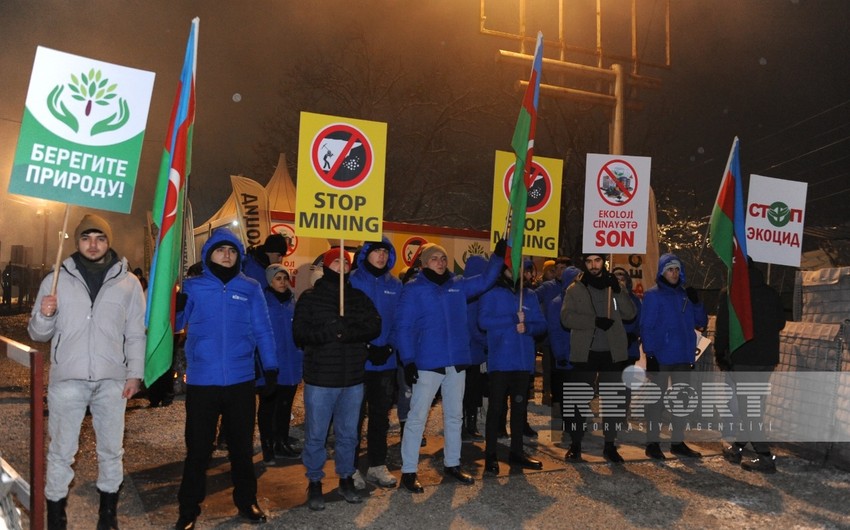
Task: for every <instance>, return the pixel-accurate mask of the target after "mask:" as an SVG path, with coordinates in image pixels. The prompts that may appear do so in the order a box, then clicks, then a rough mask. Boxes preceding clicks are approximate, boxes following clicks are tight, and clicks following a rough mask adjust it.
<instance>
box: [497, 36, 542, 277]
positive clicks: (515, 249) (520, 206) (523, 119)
mask: <svg viewBox="0 0 850 530" xmlns="http://www.w3.org/2000/svg"><path fill="white" fill-rule="evenodd" d="M542 68H543V33H542V32H540V31H538V32H537V45H536V47H535V48H534V63H533V64H532V67H531V78H530V79H529V80H528V87H527V88H526V89H525V96H523V98H522V107H520V109H519V117H518V118H517V120H516V128H515V129H514V137H513V139H512V140H511V147H513V149H514V153H516V163H515V164H514V176H513V178H511V196H510V203H511V222H510V231H509V235H508V238H507V239H508V250H507V253H506V254H505V265H507V266H508V267H510V268H511V270H512V271H513V275H514V281H517V278H519V277H520V275H521V274H522V268H521V264H522V245H523V238H524V236H525V211H526V207H527V204H528V189H529V188H531V185H532V184H533V183H534V175H532V174H531V171H530V169H531V159H532V156H533V155H534V131H535V129H536V128H537V102H538V100H539V99H540V71H541V70H542Z"/></svg>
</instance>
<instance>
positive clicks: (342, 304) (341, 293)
mask: <svg viewBox="0 0 850 530" xmlns="http://www.w3.org/2000/svg"><path fill="white" fill-rule="evenodd" d="M343 252H345V239H344V238H339V316H341V317H344V316H345V261H346V260H345V257H344V256H343V254H342V253H343Z"/></svg>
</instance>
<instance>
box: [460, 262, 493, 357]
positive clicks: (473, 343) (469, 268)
mask: <svg viewBox="0 0 850 530" xmlns="http://www.w3.org/2000/svg"><path fill="white" fill-rule="evenodd" d="M486 268H487V260H486V259H485V258H484V256H482V255H480V254H473V255H472V256H469V258H467V260H466V267H465V268H464V269H463V275H464V276H475V275H477V274H481V273H482V272H484V269H486ZM481 296H482V295H478V296H475V297H472V298H470V299H469V300H468V301H467V303H466V325H467V326H466V327H467V329H469V354H470V356H471V357H472V364H481V363H483V362H484V361H486V360H487V334H486V333H484V330H483V329H481V327H480V326H479V325H478V311H479V306H480V300H481Z"/></svg>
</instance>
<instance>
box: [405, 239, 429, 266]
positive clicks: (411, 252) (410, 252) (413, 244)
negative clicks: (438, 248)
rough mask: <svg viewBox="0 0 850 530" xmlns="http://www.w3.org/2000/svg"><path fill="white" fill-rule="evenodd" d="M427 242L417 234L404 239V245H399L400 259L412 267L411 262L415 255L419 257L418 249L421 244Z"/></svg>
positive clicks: (414, 259)
mask: <svg viewBox="0 0 850 530" xmlns="http://www.w3.org/2000/svg"><path fill="white" fill-rule="evenodd" d="M427 242H428V241H426V240H425V239H424V238H421V237H419V236H413V237H411V238H410V239H408V240H407V241H405V242H404V245H402V247H401V259H402V261H404V264H405V265H407V266H408V267H412V266H413V262H414V261H416V258H417V257H419V249H421V248H422V245H424V244H425V243H427Z"/></svg>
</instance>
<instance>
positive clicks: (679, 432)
mask: <svg viewBox="0 0 850 530" xmlns="http://www.w3.org/2000/svg"><path fill="white" fill-rule="evenodd" d="M692 372H693V367H692V366H691V365H690V364H688V363H678V364H659V363H658V361H656V360H655V359H654V358H649V359H647V361H646V375H647V377H648V378H649V380H650V381H652V382H653V383H655V384H656V385H658V388H659V389H660V390H661V394H662V395H664V393H665V392H667V389H668V383H669V385H670V386H673V385H677V384H679V383H688V382H689V381H690V377H689V376H690V374H691V373H692ZM663 414H664V403H663V400H661V399H659V400H658V401H656V402H655V403H653V404H651V405H647V406H646V419H647V421H649V422H651V424H652V427H651V428H649V429H648V431H647V433H646V443H658V442H659V441H660V437H661V432H660V430H659V429H657V428H655V426H657V425H658V424H660V423H662V420H663V418H662V416H663ZM687 423H688V420H687V418H683V417H681V416H677V415H676V414H672V413H671V414H670V424H672V425H673V432H672V433H670V443H674V444H675V443H680V442H684V441H685V426H686V425H687Z"/></svg>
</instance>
